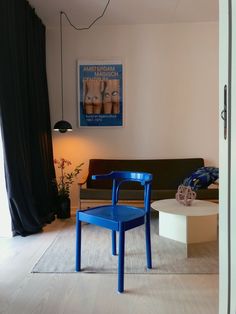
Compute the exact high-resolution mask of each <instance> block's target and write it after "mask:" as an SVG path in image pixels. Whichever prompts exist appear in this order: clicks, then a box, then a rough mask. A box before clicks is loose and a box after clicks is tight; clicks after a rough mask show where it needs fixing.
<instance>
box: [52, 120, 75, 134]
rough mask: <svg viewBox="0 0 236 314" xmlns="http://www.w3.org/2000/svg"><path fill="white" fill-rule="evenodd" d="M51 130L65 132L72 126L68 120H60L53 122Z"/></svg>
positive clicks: (70, 129)
mask: <svg viewBox="0 0 236 314" xmlns="http://www.w3.org/2000/svg"><path fill="white" fill-rule="evenodd" d="M53 130H54V131H59V132H60V133H65V132H67V131H72V126H71V124H70V123H69V122H67V121H65V120H60V121H57V122H56V123H55V125H54V128H53Z"/></svg>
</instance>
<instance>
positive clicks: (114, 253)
mask: <svg viewBox="0 0 236 314" xmlns="http://www.w3.org/2000/svg"><path fill="white" fill-rule="evenodd" d="M111 235H112V255H116V232H115V231H114V230H112V233H111Z"/></svg>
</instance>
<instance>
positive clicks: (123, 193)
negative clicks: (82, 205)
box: [80, 188, 219, 201]
mask: <svg viewBox="0 0 236 314" xmlns="http://www.w3.org/2000/svg"><path fill="white" fill-rule="evenodd" d="M175 194H176V189H173V190H170V189H166V190H156V189H152V195H151V199H152V201H156V200H161V199H167V198H175ZM218 197H219V190H218V189H200V190H198V191H197V197H196V198H197V199H202V200H207V199H208V200H209V199H212V200H214V199H218ZM80 198H81V200H111V190H110V189H88V188H87V189H81V190H80ZM120 199H121V200H142V199H143V191H142V190H120Z"/></svg>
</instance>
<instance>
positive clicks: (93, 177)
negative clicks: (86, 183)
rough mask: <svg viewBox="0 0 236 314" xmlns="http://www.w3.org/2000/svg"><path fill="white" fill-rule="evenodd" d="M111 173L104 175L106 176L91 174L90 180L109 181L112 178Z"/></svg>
mask: <svg viewBox="0 0 236 314" xmlns="http://www.w3.org/2000/svg"><path fill="white" fill-rule="evenodd" d="M112 174H113V172H110V173H106V174H93V175H92V180H102V179H109V178H111V177H112Z"/></svg>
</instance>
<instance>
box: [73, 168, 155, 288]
mask: <svg viewBox="0 0 236 314" xmlns="http://www.w3.org/2000/svg"><path fill="white" fill-rule="evenodd" d="M92 179H94V180H99V179H106V180H107V179H111V180H112V181H113V185H112V204H111V205H104V206H98V207H94V208H89V209H87V210H84V211H79V210H77V212H76V261H75V270H76V271H80V270H81V221H84V222H87V223H90V224H94V225H97V226H100V227H103V228H107V229H110V230H111V231H112V254H113V255H116V231H118V232H119V251H118V292H123V291H124V251H125V231H127V230H129V229H132V228H135V227H138V226H141V225H143V224H145V235H146V258H147V268H149V269H150V268H152V255H151V238H150V197H151V184H152V174H150V173H145V172H130V171H112V172H111V173H109V174H104V175H93V176H92ZM129 181H135V182H138V183H140V184H141V185H142V186H143V188H144V208H139V207H134V206H128V205H119V204H117V203H118V200H119V189H120V186H121V184H122V183H124V182H129ZM94 262H95V261H94Z"/></svg>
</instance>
